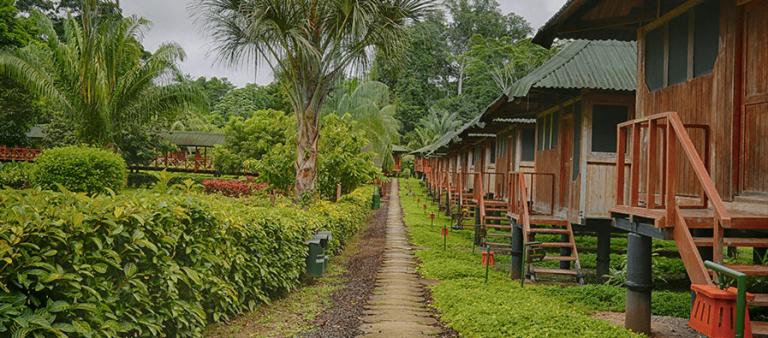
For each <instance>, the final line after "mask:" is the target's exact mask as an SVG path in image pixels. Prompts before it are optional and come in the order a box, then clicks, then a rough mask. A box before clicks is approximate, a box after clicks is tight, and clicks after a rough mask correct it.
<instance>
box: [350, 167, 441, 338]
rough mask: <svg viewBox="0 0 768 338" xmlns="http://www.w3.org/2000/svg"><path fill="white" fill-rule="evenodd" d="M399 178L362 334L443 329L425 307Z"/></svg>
mask: <svg viewBox="0 0 768 338" xmlns="http://www.w3.org/2000/svg"><path fill="white" fill-rule="evenodd" d="M399 183H400V182H399V181H398V180H393V181H392V184H391V189H390V194H389V210H388V211H387V241H386V249H385V250H384V258H383V261H382V263H381V268H380V270H379V272H378V274H377V275H376V288H375V289H374V291H373V296H371V299H370V300H369V301H368V304H366V306H365V314H366V317H365V318H364V319H363V325H362V326H361V327H360V329H361V330H362V331H363V332H365V334H363V335H362V336H361V337H368V338H376V337H382V338H383V337H389V338H398V337H415V338H418V337H430V336H428V335H436V334H440V333H441V332H442V330H441V329H440V328H439V327H437V326H435V324H436V322H435V319H434V318H432V317H430V312H429V310H427V309H426V307H425V300H424V295H423V291H422V284H421V281H420V279H419V277H418V276H417V275H416V262H415V260H414V259H413V252H412V248H411V246H410V244H409V243H408V238H406V228H405V224H404V223H403V219H402V209H401V207H400V196H399V195H398V190H399Z"/></svg>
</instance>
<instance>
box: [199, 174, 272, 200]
mask: <svg viewBox="0 0 768 338" xmlns="http://www.w3.org/2000/svg"><path fill="white" fill-rule="evenodd" d="M267 186H268V184H266V183H256V182H255V181H254V179H253V177H246V179H245V180H205V181H203V188H204V191H205V193H206V194H213V193H221V194H222V195H224V196H230V197H242V196H250V195H251V194H253V192H254V191H257V190H261V189H264V188H266V187H267Z"/></svg>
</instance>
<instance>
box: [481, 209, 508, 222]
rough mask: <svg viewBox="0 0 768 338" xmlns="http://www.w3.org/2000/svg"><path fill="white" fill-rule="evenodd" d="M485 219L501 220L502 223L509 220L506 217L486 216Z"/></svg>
mask: <svg viewBox="0 0 768 338" xmlns="http://www.w3.org/2000/svg"><path fill="white" fill-rule="evenodd" d="M486 211H488V209H486ZM484 217H485V219H496V220H500V221H505V220H507V217H505V216H484Z"/></svg>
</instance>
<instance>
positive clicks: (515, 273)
mask: <svg viewBox="0 0 768 338" xmlns="http://www.w3.org/2000/svg"><path fill="white" fill-rule="evenodd" d="M511 240H512V243H511V244H512V248H511V249H510V254H511V255H512V265H511V266H510V269H511V271H512V274H511V275H510V277H511V278H512V279H520V278H523V276H522V275H521V274H520V272H521V269H522V267H523V228H521V227H520V225H519V224H517V223H515V222H514V221H513V222H512V238H511Z"/></svg>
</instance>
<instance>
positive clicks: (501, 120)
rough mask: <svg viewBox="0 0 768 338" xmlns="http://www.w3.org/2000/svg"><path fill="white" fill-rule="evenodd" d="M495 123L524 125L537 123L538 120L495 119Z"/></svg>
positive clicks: (518, 118) (519, 118)
mask: <svg viewBox="0 0 768 338" xmlns="http://www.w3.org/2000/svg"><path fill="white" fill-rule="evenodd" d="M493 122H503V123H524V124H531V123H536V119H535V118H532V119H526V118H522V117H499V118H495V119H493Z"/></svg>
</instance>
